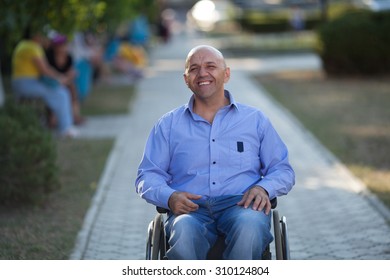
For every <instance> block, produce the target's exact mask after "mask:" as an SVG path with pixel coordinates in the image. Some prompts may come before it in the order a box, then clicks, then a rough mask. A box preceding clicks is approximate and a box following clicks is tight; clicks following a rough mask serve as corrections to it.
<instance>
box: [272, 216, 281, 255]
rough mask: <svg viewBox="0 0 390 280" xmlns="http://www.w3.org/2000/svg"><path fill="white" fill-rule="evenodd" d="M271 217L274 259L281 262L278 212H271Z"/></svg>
mask: <svg viewBox="0 0 390 280" xmlns="http://www.w3.org/2000/svg"><path fill="white" fill-rule="evenodd" d="M272 217H273V224H274V239H275V252H276V259H277V260H283V243H282V232H281V228H280V219H279V212H278V211H277V210H273V212H272Z"/></svg>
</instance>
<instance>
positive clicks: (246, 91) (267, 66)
mask: <svg viewBox="0 0 390 280" xmlns="http://www.w3.org/2000/svg"><path fill="white" fill-rule="evenodd" d="M204 43H207V41H205V40H200V39H199V38H198V39H197V38H192V39H191V38H183V37H177V38H175V40H174V41H173V42H171V43H170V44H168V45H165V46H161V47H158V48H156V49H155V50H153V52H152V55H151V66H150V67H149V69H148V75H147V78H145V79H144V80H143V81H142V82H141V83H140V84H139V86H138V93H137V96H136V99H135V102H134V104H133V108H132V110H131V114H129V115H125V116H119V117H108V118H101V119H91V120H89V121H88V124H87V125H86V126H85V127H84V128H83V129H82V131H81V137H94V135H95V136H96V137H105V136H110V137H112V136H116V143H115V146H114V148H113V150H112V152H111V154H110V157H109V159H108V161H107V164H106V168H105V170H104V173H103V174H102V177H101V180H100V183H99V186H98V190H97V192H96V195H95V197H94V199H93V201H92V203H91V207H90V209H89V211H88V213H87V216H86V217H85V221H84V225H83V227H82V229H81V231H80V233H79V236H78V239H77V242H76V245H75V249H74V252H73V253H72V255H71V257H70V258H71V259H143V258H144V255H145V238H146V230H147V225H148V223H149V221H150V220H151V219H152V218H153V216H154V214H155V210H154V207H153V206H151V205H148V204H147V203H146V202H145V201H143V200H142V199H141V198H139V197H138V195H137V194H136V193H135V190H134V180H135V177H136V171H137V167H138V163H139V161H140V159H141V155H142V151H143V147H144V144H145V141H146V138H147V136H148V133H149V131H150V129H151V127H152V126H153V124H154V123H155V121H156V120H157V119H158V118H159V117H160V116H161V115H162V114H164V113H165V112H167V111H169V110H171V109H173V108H175V107H177V106H179V105H181V104H183V103H185V102H187V101H188V98H189V97H190V93H189V92H188V89H187V88H186V87H185V85H184V82H183V80H182V72H183V61H184V58H185V56H186V54H187V52H188V51H189V50H190V49H191V48H192V47H193V46H195V45H197V44H204ZM227 61H228V64H230V66H231V68H232V78H231V80H230V82H229V83H228V84H227V89H229V90H230V91H231V92H232V93H233V95H234V96H235V98H236V99H237V101H240V102H245V103H248V104H251V105H253V106H256V107H259V108H261V109H262V110H263V111H264V112H265V113H266V114H267V115H268V116H269V117H270V119H271V121H272V122H273V123H274V125H275V126H276V127H277V130H278V131H279V133H280V134H281V136H282V138H283V139H284V140H285V142H286V144H287V146H288V147H289V150H290V158H291V162H292V164H293V166H294V169H295V171H296V175H297V182H296V186H295V187H294V189H293V191H292V192H291V193H290V194H289V195H288V196H287V197H282V198H280V199H279V206H278V209H279V211H280V213H281V214H283V215H286V216H287V218H288V225H289V233H290V236H289V240H290V243H291V245H290V246H291V257H292V258H293V259H390V227H389V224H388V221H389V214H388V210H387V209H385V208H380V207H379V208H378V207H373V204H374V205H378V202H377V200H376V199H375V197H372V196H369V195H365V194H364V193H365V187H364V185H363V184H362V183H361V182H360V181H359V180H357V179H356V178H355V177H353V176H352V175H351V174H350V173H349V172H348V171H347V170H346V169H345V167H344V166H343V165H341V164H340V162H339V161H338V160H337V159H336V158H334V157H333V156H332V155H331V154H330V153H329V152H328V151H327V150H326V149H324V148H323V147H322V146H321V145H320V144H319V143H318V142H317V140H316V139H314V137H313V136H312V135H311V134H310V133H309V132H307V131H306V130H305V129H304V128H302V126H301V125H300V124H299V122H297V121H296V119H295V118H294V117H293V116H291V115H290V114H289V113H288V112H287V111H286V110H285V109H284V108H282V107H281V106H280V105H278V104H277V103H276V102H275V101H274V100H272V98H271V97H270V96H269V95H268V94H267V93H266V92H265V91H264V90H263V89H262V88H261V87H259V86H258V85H257V84H254V82H253V81H252V80H251V79H250V75H249V74H250V72H253V71H257V72H269V71H278V70H279V69H295V68H300V69H302V68H303V69H309V68H318V67H320V64H319V60H318V58H317V57H316V56H314V55H299V56H291V57H284V58H283V59H281V58H268V59H266V60H264V59H263V60H262V59H246V60H238V59H231V60H229V59H228V60H227ZM381 209H384V210H383V211H382V212H381V211H380V210H381ZM384 216H386V217H387V218H384ZM271 247H272V246H271Z"/></svg>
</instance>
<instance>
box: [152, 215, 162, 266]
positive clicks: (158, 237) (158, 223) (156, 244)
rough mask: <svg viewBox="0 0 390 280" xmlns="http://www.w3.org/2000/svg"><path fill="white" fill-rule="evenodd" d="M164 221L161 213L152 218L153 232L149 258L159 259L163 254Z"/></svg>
mask: <svg viewBox="0 0 390 280" xmlns="http://www.w3.org/2000/svg"><path fill="white" fill-rule="evenodd" d="M164 239H165V234H164V221H163V216H162V215H161V214H157V215H156V217H155V218H154V220H153V233H152V240H151V259H152V260H159V259H161V258H163V257H164V255H165V250H164V248H165V241H164Z"/></svg>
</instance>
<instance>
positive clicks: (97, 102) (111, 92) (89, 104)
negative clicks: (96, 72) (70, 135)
mask: <svg viewBox="0 0 390 280" xmlns="http://www.w3.org/2000/svg"><path fill="white" fill-rule="evenodd" d="M134 95H135V88H134V86H132V85H118V86H112V85H104V84H101V85H96V86H94V88H93V89H92V91H91V93H90V94H89V95H88V96H87V97H86V99H85V101H84V102H83V103H82V104H81V114H82V115H85V116H94V115H114V114H126V113H128V111H129V103H130V101H131V100H132V98H133V97H134Z"/></svg>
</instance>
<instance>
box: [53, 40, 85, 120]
mask: <svg viewBox="0 0 390 280" xmlns="http://www.w3.org/2000/svg"><path fill="white" fill-rule="evenodd" d="M67 43H68V40H67V37H66V36H65V35H62V34H56V35H55V36H54V37H53V38H52V39H51V44H50V47H49V48H48V49H47V51H46V57H47V60H48V62H49V64H50V65H51V66H52V67H53V68H54V69H56V71H58V72H60V73H62V74H63V75H64V76H65V77H67V83H66V86H67V88H68V90H69V93H70V96H71V101H72V112H73V121H74V124H76V125H79V124H82V123H83V122H84V118H83V117H82V116H81V113H80V102H79V97H78V93H77V89H76V84H75V78H76V76H77V73H76V70H75V68H74V63H73V58H72V56H71V55H70V53H69V50H68V44H67Z"/></svg>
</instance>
